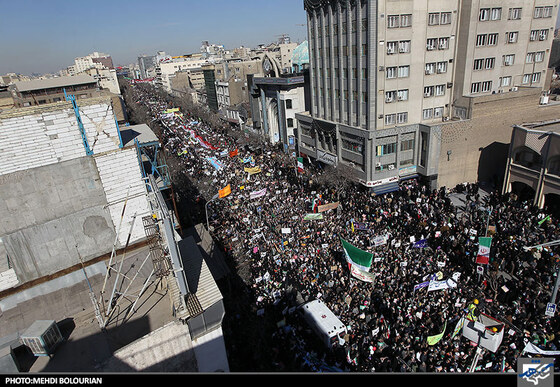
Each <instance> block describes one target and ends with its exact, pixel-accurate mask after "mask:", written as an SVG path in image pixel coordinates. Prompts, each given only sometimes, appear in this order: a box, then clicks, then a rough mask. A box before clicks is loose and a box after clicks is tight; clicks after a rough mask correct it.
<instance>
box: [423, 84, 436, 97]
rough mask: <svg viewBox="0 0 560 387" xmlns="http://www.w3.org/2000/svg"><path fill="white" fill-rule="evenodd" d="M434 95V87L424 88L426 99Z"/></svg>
mask: <svg viewBox="0 0 560 387" xmlns="http://www.w3.org/2000/svg"><path fill="white" fill-rule="evenodd" d="M433 95H434V87H433V86H425V87H424V97H426V98H427V97H432V96H433Z"/></svg>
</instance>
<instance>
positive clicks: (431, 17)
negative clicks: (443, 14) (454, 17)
mask: <svg viewBox="0 0 560 387" xmlns="http://www.w3.org/2000/svg"><path fill="white" fill-rule="evenodd" d="M438 24H439V12H437V13H430V14H428V25H430V26H436V25H438Z"/></svg>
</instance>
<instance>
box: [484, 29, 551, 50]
mask: <svg viewBox="0 0 560 387" xmlns="http://www.w3.org/2000/svg"><path fill="white" fill-rule="evenodd" d="M518 37H519V32H518V31H512V32H506V43H517V39H518ZM498 38H499V34H498V33H488V34H478V35H476V43H475V44H476V47H484V46H496V45H498ZM547 39H548V30H547V29H540V30H531V33H530V34H529V41H530V42H536V41H543V40H547Z"/></svg>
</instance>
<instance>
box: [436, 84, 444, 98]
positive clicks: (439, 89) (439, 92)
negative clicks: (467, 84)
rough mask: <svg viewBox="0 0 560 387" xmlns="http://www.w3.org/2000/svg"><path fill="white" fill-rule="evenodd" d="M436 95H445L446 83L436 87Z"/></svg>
mask: <svg viewBox="0 0 560 387" xmlns="http://www.w3.org/2000/svg"><path fill="white" fill-rule="evenodd" d="M435 95H437V96H442V95H445V85H437V86H436V88H435Z"/></svg>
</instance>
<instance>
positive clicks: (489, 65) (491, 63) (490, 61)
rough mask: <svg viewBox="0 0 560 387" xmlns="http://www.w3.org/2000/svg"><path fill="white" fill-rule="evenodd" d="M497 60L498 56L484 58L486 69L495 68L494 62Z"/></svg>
mask: <svg viewBox="0 0 560 387" xmlns="http://www.w3.org/2000/svg"><path fill="white" fill-rule="evenodd" d="M495 61H496V58H486V59H485V60H484V68H485V69H486V70H490V69H493V68H494V62H495Z"/></svg>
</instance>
